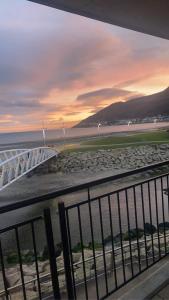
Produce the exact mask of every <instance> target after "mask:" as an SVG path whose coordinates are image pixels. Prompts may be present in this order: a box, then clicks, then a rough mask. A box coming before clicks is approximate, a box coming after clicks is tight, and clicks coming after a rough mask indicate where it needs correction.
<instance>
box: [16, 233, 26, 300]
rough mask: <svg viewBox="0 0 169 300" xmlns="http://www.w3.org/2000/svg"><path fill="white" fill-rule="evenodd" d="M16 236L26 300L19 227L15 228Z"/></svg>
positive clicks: (24, 292)
mask: <svg viewBox="0 0 169 300" xmlns="http://www.w3.org/2000/svg"><path fill="white" fill-rule="evenodd" d="M15 235H16V245H17V250H18V258H19V266H20V272H21V282H22V289H23V297H24V300H26V290H25V282H24V275H23V268H22V256H21V249H20V242H19V234H18V228H17V227H16V228H15Z"/></svg>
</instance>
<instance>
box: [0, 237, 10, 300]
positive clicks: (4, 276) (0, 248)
mask: <svg viewBox="0 0 169 300" xmlns="http://www.w3.org/2000/svg"><path fill="white" fill-rule="evenodd" d="M0 260H1V267H2V276H3V284H4V289H5V297H6V299H7V300H9V292H8V282H7V280H6V275H5V265H4V258H3V251H2V244H1V240H0Z"/></svg>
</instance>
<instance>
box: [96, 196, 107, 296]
mask: <svg viewBox="0 0 169 300" xmlns="http://www.w3.org/2000/svg"><path fill="white" fill-rule="evenodd" d="M98 201H99V215H100V226H101V239H102V248H103V263H104V277H105V283H106V293H107V294H108V292H109V289H108V280H107V266H106V255H105V248H104V232H103V219H102V208H101V201H100V198H99V199H98Z"/></svg>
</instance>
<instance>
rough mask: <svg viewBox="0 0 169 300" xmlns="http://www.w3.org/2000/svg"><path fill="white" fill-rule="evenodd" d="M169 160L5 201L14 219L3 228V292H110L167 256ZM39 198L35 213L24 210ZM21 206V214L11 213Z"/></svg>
mask: <svg viewBox="0 0 169 300" xmlns="http://www.w3.org/2000/svg"><path fill="white" fill-rule="evenodd" d="M168 165H169V161H165V162H162V163H158V164H155V165H151V166H146V167H144V168H140V169H137V170H132V171H130V172H126V173H123V174H118V175H116V176H111V177H107V178H103V179H100V180H95V181H92V182H89V183H85V184H81V185H79V186H75V187H69V188H66V189H64V190H61V191H60V190H59V191H56V192H53V193H50V194H47V195H43V196H40V197H36V198H34V199H28V200H24V201H22V202H17V203H14V204H10V205H6V206H3V207H1V208H0V214H1V220H4V223H5V222H6V221H7V223H8V224H9V225H8V226H2V225H1V227H3V228H1V230H0V262H1V265H0V282H1V284H0V299H11V300H12V299H18V300H19V299H47V298H48V299H50V298H49V297H51V299H53V298H54V299H105V298H106V297H108V296H109V295H110V294H112V293H113V292H115V291H116V290H117V289H119V288H120V287H122V286H124V285H125V284H126V283H128V282H129V281H131V280H132V279H133V278H135V277H136V276H138V275H139V274H141V273H142V272H143V271H145V270H146V269H148V268H149V267H151V266H152V265H154V264H155V263H156V262H158V261H159V260H160V259H162V258H163V257H165V256H166V255H167V254H168V251H169V244H168V242H169V214H168V213H169V193H168V188H169V178H168V176H169V171H168V169H167V168H168ZM152 170H153V174H152ZM149 171H151V176H150V174H149ZM157 172H158V175H157ZM138 174H141V177H138ZM135 175H137V177H136V176H135ZM133 176H134V177H133ZM145 177H147V179H145ZM129 178H130V184H126V183H127V182H128V180H129ZM122 179H123V181H122ZM125 180H126V181H125ZM117 181H118V185H116V184H115V182H117ZM103 184H104V185H103ZM117 186H118V187H117ZM84 191H85V192H84ZM76 193H78V197H76V196H77V195H76ZM70 194H73V195H74V201H73V203H72V198H71V200H70V201H69V200H68V201H67V200H65V201H64V199H66V197H68V196H69V195H70ZM51 199H53V200H52V201H50V200H51ZM67 199H69V198H67ZM58 201H59V203H58V211H57V207H56V205H54V203H57V202H58ZM39 203H40V204H43V206H42V207H40V208H39V207H38V209H36V211H37V210H38V216H37V212H36V213H35V216H34V217H32V218H29V217H27V211H25V209H27V208H28V207H30V208H31V209H32V208H33V207H35V206H36V205H37V204H39ZM18 210H19V212H20V214H21V215H22V214H23V219H24V220H22V221H21V222H18V223H16V222H14V221H12V220H11V221H10V216H11V214H14V213H15V212H16V211H18ZM23 210H24V211H23ZM56 221H57V222H56ZM1 224H2V222H1ZM25 228H26V229H25ZM9 241H10V242H9ZM58 242H59V243H60V244H61V249H62V251H60V253H59V254H58V253H56V252H57V249H56V243H58ZM26 243H27V244H28V245H29V250H28V249H27V248H25V247H27V246H26V245H25V244H26ZM42 244H43V246H44V245H46V248H45V251H44V252H45V253H43V255H41V254H40V253H41V251H42ZM17 278H18V280H16V279H17ZM52 297H53V298H52Z"/></svg>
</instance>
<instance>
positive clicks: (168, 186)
mask: <svg viewBox="0 0 169 300" xmlns="http://www.w3.org/2000/svg"><path fill="white" fill-rule="evenodd" d="M167 196H168V217H169V180H168V175H167Z"/></svg>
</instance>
